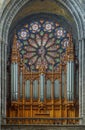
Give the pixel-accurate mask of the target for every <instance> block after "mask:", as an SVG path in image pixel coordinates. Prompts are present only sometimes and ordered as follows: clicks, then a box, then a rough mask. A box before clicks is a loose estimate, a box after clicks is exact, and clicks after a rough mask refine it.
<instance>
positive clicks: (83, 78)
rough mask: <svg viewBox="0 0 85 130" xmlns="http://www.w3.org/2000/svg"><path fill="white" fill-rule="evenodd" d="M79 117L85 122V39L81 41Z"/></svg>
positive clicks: (82, 122) (81, 121) (81, 122)
mask: <svg viewBox="0 0 85 130" xmlns="http://www.w3.org/2000/svg"><path fill="white" fill-rule="evenodd" d="M79 117H82V119H81V120H80V124H81V125H82V124H85V40H84V39H82V40H80V41H79Z"/></svg>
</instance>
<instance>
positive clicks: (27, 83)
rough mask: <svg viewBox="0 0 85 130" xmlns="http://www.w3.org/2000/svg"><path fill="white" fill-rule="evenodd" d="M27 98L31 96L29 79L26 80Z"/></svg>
mask: <svg viewBox="0 0 85 130" xmlns="http://www.w3.org/2000/svg"><path fill="white" fill-rule="evenodd" d="M25 98H26V99H29V98H30V80H27V81H26V82H25Z"/></svg>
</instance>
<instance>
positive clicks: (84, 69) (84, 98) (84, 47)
mask: <svg viewBox="0 0 85 130" xmlns="http://www.w3.org/2000/svg"><path fill="white" fill-rule="evenodd" d="M82 117H83V120H82V124H83V125H85V39H82Z"/></svg>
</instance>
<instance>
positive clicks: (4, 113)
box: [1, 42, 7, 124]
mask: <svg viewBox="0 0 85 130" xmlns="http://www.w3.org/2000/svg"><path fill="white" fill-rule="evenodd" d="M5 51H6V46H5V44H4V42H3V43H2V49H1V52H2V56H1V60H2V63H1V71H2V72H1V87H2V90H1V91H2V102H1V105H2V113H1V114H2V117H6V55H7V54H6V52H5ZM2 123H3V124H4V123H5V120H3V118H2Z"/></svg>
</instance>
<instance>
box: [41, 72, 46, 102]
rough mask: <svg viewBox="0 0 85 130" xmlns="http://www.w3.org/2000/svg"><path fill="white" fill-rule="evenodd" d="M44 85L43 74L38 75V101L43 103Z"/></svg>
mask: <svg viewBox="0 0 85 130" xmlns="http://www.w3.org/2000/svg"><path fill="white" fill-rule="evenodd" d="M44 85H45V77H44V75H43V74H41V75H40V101H44Z"/></svg>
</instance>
